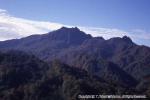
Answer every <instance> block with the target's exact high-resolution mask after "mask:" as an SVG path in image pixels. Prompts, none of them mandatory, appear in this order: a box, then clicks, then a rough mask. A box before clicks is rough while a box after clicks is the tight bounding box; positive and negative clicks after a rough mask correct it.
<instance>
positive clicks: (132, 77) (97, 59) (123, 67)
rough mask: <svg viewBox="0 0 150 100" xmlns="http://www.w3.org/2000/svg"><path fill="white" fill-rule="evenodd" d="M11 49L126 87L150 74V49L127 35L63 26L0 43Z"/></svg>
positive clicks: (135, 84)
mask: <svg viewBox="0 0 150 100" xmlns="http://www.w3.org/2000/svg"><path fill="white" fill-rule="evenodd" d="M9 49H15V50H21V51H25V52H27V53H32V54H34V55H36V56H37V57H39V58H40V59H42V60H44V61H47V62H50V61H52V60H54V59H59V60H60V61H62V62H63V63H66V64H68V65H70V66H73V67H77V68H79V69H83V70H86V71H88V73H90V74H92V75H96V76H98V77H104V78H105V79H107V78H108V79H109V80H111V81H113V82H114V83H118V84H124V85H125V84H126V86H132V87H133V86H137V84H138V83H140V84H141V83H142V82H143V81H145V77H148V76H149V75H150V62H149V59H150V48H149V47H146V46H139V45H137V44H135V43H134V42H133V41H132V40H131V39H130V38H129V37H127V36H124V37H122V38H120V37H116V38H111V39H108V40H105V39H103V38H102V37H92V36H90V35H87V34H85V33H84V32H82V31H80V30H79V29H78V28H65V27H62V28H61V29H59V30H56V31H53V32H50V33H48V34H43V35H33V36H29V37H25V38H22V39H17V40H9V41H4V42H0V50H1V51H4V50H9ZM111 76H112V77H111ZM146 80H147V78H146ZM148 81H149V80H148ZM143 86H144V85H143ZM146 88H147V87H146Z"/></svg>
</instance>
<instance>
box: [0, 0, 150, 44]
mask: <svg viewBox="0 0 150 100" xmlns="http://www.w3.org/2000/svg"><path fill="white" fill-rule="evenodd" d="M149 5H150V0H0V9H4V10H6V11H7V13H8V12H9V15H12V16H15V17H17V18H23V19H28V20H36V21H47V22H48V21H50V22H54V23H61V24H64V25H71V26H84V27H94V28H95V27H96V28H97V27H98V28H108V29H119V30H123V31H125V32H129V33H130V34H131V37H132V34H133V35H139V34H140V35H141V34H142V36H143V35H145V38H143V39H139V38H135V37H136V36H133V38H134V40H135V41H136V42H138V43H139V44H146V45H150V42H149V41H150V37H149V36H150V20H149V18H150V6H149ZM136 32H137V34H136ZM138 33H139V34H138ZM140 35H139V36H137V37H140ZM146 35H147V36H146Z"/></svg>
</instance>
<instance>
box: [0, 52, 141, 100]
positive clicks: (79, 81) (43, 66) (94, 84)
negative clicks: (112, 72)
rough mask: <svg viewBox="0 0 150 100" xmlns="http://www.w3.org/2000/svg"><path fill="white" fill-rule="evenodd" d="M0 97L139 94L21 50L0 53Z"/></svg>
mask: <svg viewBox="0 0 150 100" xmlns="http://www.w3.org/2000/svg"><path fill="white" fill-rule="evenodd" d="M0 73H1V74H0V99H1V100H78V95H79V94H96V95H97V93H100V94H139V92H138V91H135V90H134V89H127V88H126V87H123V86H120V85H118V84H114V83H110V82H107V81H105V79H102V78H99V77H95V76H93V75H91V74H88V73H87V72H86V71H84V70H81V69H78V68H74V67H70V66H68V65H66V64H63V63H60V62H59V61H52V62H50V63H49V64H47V63H45V62H43V61H41V60H39V59H38V58H36V57H35V56H32V55H28V54H26V53H24V52H20V51H9V52H5V53H0Z"/></svg>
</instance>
